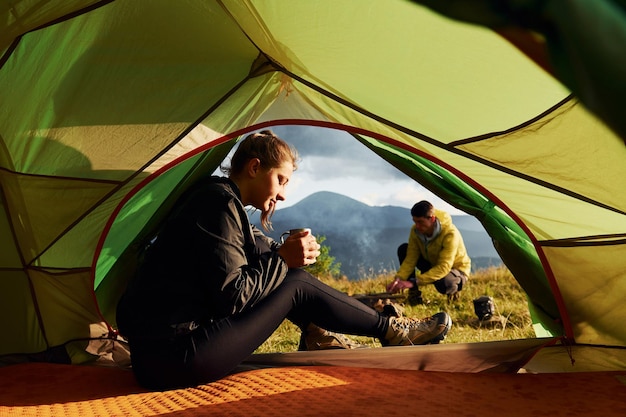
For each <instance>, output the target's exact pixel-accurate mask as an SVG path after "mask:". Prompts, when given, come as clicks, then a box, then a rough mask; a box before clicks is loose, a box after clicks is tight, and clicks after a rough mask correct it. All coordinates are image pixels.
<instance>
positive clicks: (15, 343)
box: [0, 0, 626, 370]
mask: <svg viewBox="0 0 626 417" xmlns="http://www.w3.org/2000/svg"><path fill="white" fill-rule="evenodd" d="M0 15H1V17H2V18H1V19H0V25H2V27H1V29H0V92H1V93H0V109H1V110H0V145H1V146H0V325H1V326H2V328H3V329H4V337H3V338H2V341H1V342H0V358H5V359H6V358H10V360H16V358H18V357H19V358H22V359H37V360H41V359H43V360H50V361H64V360H65V361H71V362H72V363H82V362H86V361H91V360H94V359H97V358H99V357H102V356H106V355H110V354H111V352H112V351H114V350H115V345H116V343H115V340H116V334H115V327H116V325H115V316H114V310H115V304H116V302H117V300H118V298H119V295H120V293H121V291H123V289H124V286H125V284H126V280H127V279H128V276H129V275H130V273H132V269H133V265H134V262H136V255H137V248H138V247H140V246H141V244H142V243H143V242H144V239H145V238H146V236H149V235H150V232H151V231H152V230H154V228H155V227H157V225H158V224H159V221H160V220H161V219H162V217H163V214H164V213H165V212H166V211H167V209H168V207H170V205H171V204H172V201H173V200H174V199H175V198H176V196H177V195H178V194H179V193H180V192H182V191H183V190H184V189H185V187H186V186H187V185H188V184H190V183H191V182H192V181H193V180H194V179H195V178H196V177H198V176H199V175H203V174H204V173H206V172H213V170H214V169H215V168H217V167H218V166H219V164H220V163H221V162H222V160H223V159H224V157H225V155H227V153H228V151H229V150H230V149H231V148H232V147H233V146H234V145H235V144H236V141H237V139H239V138H240V137H241V136H242V135H244V134H245V133H247V132H250V131H254V130H258V129H261V128H266V127H271V126H276V125H312V126H322V127H326V128H333V129H341V130H345V131H347V132H349V133H350V134H352V135H353V136H354V138H355V139H356V140H358V141H360V142H361V143H363V145H364V146H367V147H369V148H371V149H372V150H373V151H374V152H376V153H377V154H379V155H380V156H381V157H382V158H384V159H386V160H387V161H389V162H390V163H391V164H393V165H394V166H396V167H397V168H398V169H400V170H402V171H403V172H404V173H406V174H407V175H408V176H410V177H411V178H413V179H415V180H416V181H418V182H420V183H422V184H424V185H425V186H426V187H428V188H429V189H430V190H431V191H433V192H434V193H436V194H437V195H439V196H440V197H442V198H443V199H445V200H446V201H448V202H450V203H451V204H452V205H454V206H455V207H457V208H459V209H461V210H463V211H465V212H467V213H469V214H472V215H474V216H476V217H477V218H478V219H479V220H480V221H481V222H482V224H483V225H484V227H485V229H486V230H487V231H488V233H489V234H490V235H491V237H492V238H493V240H494V245H495V247H496V248H497V250H498V252H499V253H500V255H501V257H502V259H503V260H504V262H505V263H506V265H507V266H508V267H509V269H510V270H511V271H512V272H513V274H514V275H515V277H516V279H517V280H518V281H519V282H520V284H521V285H522V287H523V288H524V290H525V291H526V293H527V294H528V297H529V304H530V307H531V311H532V314H533V317H534V319H535V321H536V332H537V334H538V335H540V336H546V337H551V338H555V339H553V340H554V341H555V343H556V344H557V345H558V346H560V347H561V348H559V349H556V350H554V349H553V350H550V349H549V348H546V349H543V350H542V351H540V352H539V353H538V354H537V355H536V358H535V359H534V360H535V361H536V363H537V367H536V369H539V370H546V369H550V370H552V369H558V370H568V369H570V370H594V369H598V370H612V369H624V368H625V367H626V349H625V348H626V327H625V326H623V324H622V322H621V319H622V318H623V317H626V303H624V302H623V300H624V294H626V272H625V271H626V256H624V253H625V252H626V193H624V178H626V164H625V163H624V161H626V147H625V146H624V143H623V141H622V140H621V139H620V138H618V137H616V136H615V135H614V134H613V133H612V132H611V131H610V130H609V129H608V128H607V127H606V126H605V125H604V124H603V123H602V122H601V121H599V120H598V119H596V118H595V117H594V116H592V115H591V114H590V113H589V112H587V111H586V110H585V108H584V107H583V106H582V105H581V104H579V103H578V102H577V100H576V99H574V98H573V97H572V96H571V95H570V93H569V91H567V90H566V89H565V88H564V87H563V86H562V85H561V84H560V83H559V82H557V81H556V80H555V79H554V78H553V77H552V76H551V75H549V74H548V73H546V72H545V71H544V70H543V69H542V68H540V67H539V66H538V65H537V64H536V63H535V62H534V61H532V60H531V59H529V58H528V57H527V56H526V55H524V54H523V53H521V52H520V51H519V50H518V49H517V48H515V47H514V46H512V44H511V43H509V42H507V41H506V40H505V39H503V38H502V37H501V36H499V35H498V34H496V33H494V32H492V31H490V30H487V29H481V28H479V27H476V26H470V25H465V24H461V23H458V22H453V21H450V20H447V19H445V18H443V17H441V16H439V15H436V14H434V13H432V12H430V11H428V10H426V9H424V8H421V7H419V6H416V5H414V4H411V3H409V2H406V1H401V0H397V1H386V2H381V1H357V0H344V1H341V2H338V1H315V2H313V1H304V0H297V1H295V0H294V1H289V2H286V1H270V0H216V1H207V0H178V1H171V0H169V1H168V0H150V1H123V0H118V1H95V0H91V1H89V0H63V1H61V0H56V1H51V0H46V1H44V0H22V1H18V0H16V1H12V2H10V3H9V4H7V3H3V5H2V6H0ZM287 139H288V138H287ZM551 340H552V339H551ZM494 349H495V348H494ZM381 351H384V349H381ZM543 352H545V353H543ZM8 360H9V359H7V361H8ZM572 362H574V365H572V364H571V363H572Z"/></svg>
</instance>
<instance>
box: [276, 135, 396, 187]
mask: <svg viewBox="0 0 626 417" xmlns="http://www.w3.org/2000/svg"><path fill="white" fill-rule="evenodd" d="M272 130H273V131H274V133H276V134H277V135H278V136H280V137H281V138H283V139H284V140H285V141H287V142H289V143H290V144H292V145H293V146H294V147H295V148H296V149H297V150H298V153H299V154H300V157H301V161H300V164H299V167H298V171H299V174H300V175H304V174H308V175H309V176H310V178H311V179H313V180H316V181H317V180H322V179H324V178H328V177H329V176H332V177H333V178H335V179H336V180H345V179H349V178H361V179H371V180H373V181H389V180H397V179H406V178H407V177H406V175H404V174H403V173H402V172H400V171H398V170H397V169H396V168H395V167H394V166H393V165H391V164H390V163H388V162H387V161H385V160H384V159H383V158H381V157H380V156H378V155H376V154H375V153H374V152H372V151H371V150H370V149H369V148H367V147H366V146H364V145H362V144H361V143H360V142H359V141H357V140H356V139H355V138H353V137H352V136H351V135H350V134H348V133H347V132H344V131H340V130H335V129H328V128H320V127H314V126H276V127H275V128H273V129H272Z"/></svg>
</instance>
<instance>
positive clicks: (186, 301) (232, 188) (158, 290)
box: [117, 177, 288, 338]
mask: <svg viewBox="0 0 626 417" xmlns="http://www.w3.org/2000/svg"><path fill="white" fill-rule="evenodd" d="M278 247H279V244H278V243H277V242H275V241H274V240H272V239H270V238H269V237H267V236H265V235H263V233H261V231H260V230H258V229H257V228H256V227H254V226H252V225H251V224H250V220H249V218H248V214H247V212H246V210H245V208H244V206H243V204H242V202H241V196H240V193H239V189H238V188H237V186H236V185H235V183H234V182H232V181H231V180H229V179H227V178H221V177H211V178H209V179H204V180H202V181H200V182H199V183H198V184H196V185H194V186H193V187H192V188H191V189H190V190H188V191H187V192H186V193H185V194H184V195H183V196H182V197H181V198H180V200H179V201H178V202H177V203H176V205H175V207H174V209H173V210H172V212H171V213H170V215H169V217H168V218H167V220H166V221H165V223H164V225H163V227H162V228H161V230H160V232H159V234H158V236H157V237H156V240H154V242H153V243H152V244H151V245H150V247H149V248H148V249H147V250H146V253H145V255H144V257H143V261H142V263H141V265H140V267H139V269H138V273H137V274H136V276H135V277H134V279H133V280H132V281H131V282H130V283H129V286H128V289H127V291H126V293H125V294H124V296H123V297H122V299H121V300H120V303H119V304H118V309H117V324H118V327H119V329H120V333H121V334H122V335H125V336H127V337H129V338H132V337H137V338H153V337H155V338H158V337H160V336H161V335H165V336H167V335H169V333H170V332H171V329H172V328H173V327H175V326H176V325H179V324H181V323H189V322H194V323H198V324H202V323H207V322H210V321H211V320H214V319H218V318H221V317H225V316H229V315H232V314H236V313H238V312H241V311H243V310H244V309H246V308H249V307H251V306H253V305H254V304H255V303H257V302H258V301H259V300H261V299H263V298H264V297H265V296H267V294H269V293H270V292H271V291H272V290H274V289H275V288H276V287H277V286H278V285H279V284H280V283H281V282H282V281H283V279H284V278H285V275H286V273H287V269H288V267H287V264H286V263H285V262H284V260H283V259H282V258H281V257H280V256H279V255H278V253H277V252H276V250H277V249H278Z"/></svg>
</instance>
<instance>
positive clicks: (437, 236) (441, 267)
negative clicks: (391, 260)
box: [387, 201, 472, 305]
mask: <svg viewBox="0 0 626 417" xmlns="http://www.w3.org/2000/svg"><path fill="white" fill-rule="evenodd" d="M411 217H413V223H414V225H413V226H411V232H410V234H409V243H408V244H407V243H403V244H402V245H400V247H399V248H398V258H399V260H400V263H401V265H400V268H399V269H398V271H397V272H396V276H395V279H394V281H393V282H392V283H391V284H389V285H388V286H387V291H389V292H391V293H394V292H399V291H401V290H403V289H407V288H408V289H409V297H408V302H409V304H411V305H415V304H421V303H423V301H422V294H421V291H420V289H419V287H420V286H424V285H429V284H433V285H434V286H435V288H436V289H437V291H439V292H440V293H441V294H446V295H447V296H448V299H449V300H450V299H456V298H458V292H459V291H461V289H462V288H463V285H464V284H465V283H466V282H467V279H468V278H469V275H470V270H471V266H472V264H471V260H470V258H469V256H468V255H467V250H466V249H465V243H464V242H463V238H462V237H461V233H460V232H459V230H458V229H457V228H456V226H455V225H454V224H452V217H451V216H450V215H449V214H448V213H446V212H444V211H441V210H436V209H435V208H434V207H433V205H432V204H431V203H430V202H428V201H420V202H419V203H417V204H415V205H414V206H413V207H412V208H411Z"/></svg>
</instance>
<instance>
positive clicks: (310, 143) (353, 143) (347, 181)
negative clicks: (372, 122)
mask: <svg viewBox="0 0 626 417" xmlns="http://www.w3.org/2000/svg"><path fill="white" fill-rule="evenodd" d="M271 130H273V131H274V133H276V134H277V135H278V136H279V137H281V138H282V139H284V140H285V141H287V142H288V143H290V144H291V145H293V146H294V147H295V148H296V149H297V151H298V153H299V154H300V158H301V161H300V163H299V164H298V170H297V171H296V172H295V173H294V174H293V175H292V177H291V179H290V181H289V185H288V186H287V189H286V197H287V199H286V201H282V202H280V204H279V208H285V207H288V206H290V205H293V204H296V203H297V202H299V201H300V200H302V199H304V198H306V197H308V196H309V195H311V194H313V193H316V192H318V191H330V192H335V193H339V194H343V195H345V196H348V197H350V198H353V199H355V200H357V201H360V202H362V203H365V204H367V205H370V206H387V205H391V206H399V207H406V208H410V207H412V206H413V204H415V203H416V202H418V201H420V200H429V201H431V202H432V203H433V204H434V205H435V207H438V208H441V209H443V210H446V211H448V212H449V213H450V214H463V212H461V211H459V210H457V209H455V208H454V207H452V206H450V205H449V204H448V203H446V202H445V201H443V200H441V199H440V198H438V197H437V196H435V195H433V194H432V193H431V192H430V191H428V190H427V189H426V188H424V187H423V186H422V185H420V184H419V183H418V182H415V180H413V179H411V178H409V177H407V176H406V175H405V174H404V173H402V172H401V171H399V170H398V169H396V168H395V167H394V166H393V165H391V164H390V163H388V162H387V161H385V160H384V159H383V158H381V157H380V156H378V155H376V154H375V153H374V152H372V151H371V150H370V149H369V148H367V147H366V146H364V145H362V144H361V143H360V142H359V141H357V140H356V139H355V138H353V137H352V136H351V135H350V134H348V133H347V132H344V131H340V130H335V129H329V128H321V127H315V126H275V127H273V128H272V129H271Z"/></svg>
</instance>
